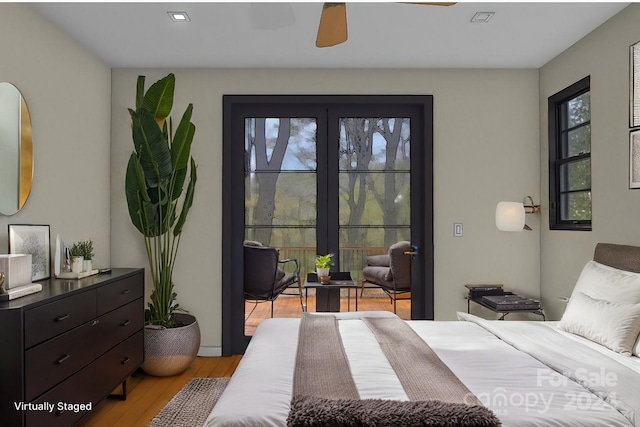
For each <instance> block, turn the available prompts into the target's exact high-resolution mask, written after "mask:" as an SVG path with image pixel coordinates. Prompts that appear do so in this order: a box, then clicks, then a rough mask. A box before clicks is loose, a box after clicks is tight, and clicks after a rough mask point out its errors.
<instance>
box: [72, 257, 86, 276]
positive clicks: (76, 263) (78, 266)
mask: <svg viewBox="0 0 640 427" xmlns="http://www.w3.org/2000/svg"><path fill="white" fill-rule="evenodd" d="M83 269H84V257H82V256H74V257H73V258H71V271H72V272H74V273H82V271H83Z"/></svg>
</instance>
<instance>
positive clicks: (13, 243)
mask: <svg viewBox="0 0 640 427" xmlns="http://www.w3.org/2000/svg"><path fill="white" fill-rule="evenodd" d="M50 237H51V236H50V228H49V226H48V225H41V224H38V225H35V224H9V253H10V254H31V261H32V265H33V270H32V276H31V280H32V281H34V282H35V281H38V280H44V279H48V278H50V277H51V243H50Z"/></svg>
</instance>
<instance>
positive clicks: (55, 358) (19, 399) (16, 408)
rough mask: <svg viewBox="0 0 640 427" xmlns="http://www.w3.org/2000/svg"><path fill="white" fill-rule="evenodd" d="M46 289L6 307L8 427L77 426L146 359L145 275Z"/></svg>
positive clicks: (1, 417)
mask: <svg viewBox="0 0 640 427" xmlns="http://www.w3.org/2000/svg"><path fill="white" fill-rule="evenodd" d="M38 283H42V291H41V292H38V293H36V294H32V295H28V296H25V297H22V298H18V299H15V300H12V301H3V302H0V425H2V426H10V427H13V426H28V427H40V426H47V427H51V426H64V427H68V426H72V425H74V424H75V423H76V422H78V421H79V420H80V419H81V418H82V417H84V416H85V415H87V414H88V413H90V412H91V410H92V409H93V408H95V406H96V404H97V403H98V402H99V401H101V400H102V399H104V398H105V397H107V396H108V395H109V394H110V393H111V392H112V391H113V390H114V389H115V388H117V387H118V385H119V384H121V383H122V382H123V381H124V380H125V379H126V378H127V377H128V376H129V375H131V373H133V371H134V370H135V369H137V368H138V367H139V366H140V364H142V361H143V358H144V334H143V327H144V269H131V268H129V269H118V268H114V269H113V270H112V271H111V272H110V273H107V274H100V275H95V276H90V277H87V278H84V279H80V280H61V279H60V280H58V279H51V280H45V281H39V282H38ZM83 405H84V406H83Z"/></svg>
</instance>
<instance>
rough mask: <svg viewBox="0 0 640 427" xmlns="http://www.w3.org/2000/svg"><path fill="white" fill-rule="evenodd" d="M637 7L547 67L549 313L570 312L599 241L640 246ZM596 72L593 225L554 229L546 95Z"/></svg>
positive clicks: (543, 72) (543, 131)
mask: <svg viewBox="0 0 640 427" xmlns="http://www.w3.org/2000/svg"><path fill="white" fill-rule="evenodd" d="M638 22H640V5H637V4H633V5H631V6H629V7H627V8H626V9H624V10H623V11H622V12H620V13H619V14H618V15H616V16H614V17H613V18H611V19H610V20H609V21H607V22H606V23H604V24H603V25H602V26H600V27H599V28H597V29H596V30H594V31H593V32H592V33H590V34H589V35H588V36H586V37H585V38H583V39H582V40H580V41H579V42H578V43H576V44H575V45H574V46H572V47H571V48H569V49H567V50H566V51H565V52H563V53H562V54H561V55H559V56H557V57H556V58H555V59H553V60H552V61H550V62H549V63H548V64H546V65H545V66H544V67H542V68H541V69H540V148H541V150H540V165H541V171H542V173H541V181H540V184H541V188H540V192H541V194H542V200H543V201H544V203H543V214H542V221H543V224H542V227H541V229H542V234H541V249H542V250H541V288H542V297H543V304H544V307H545V309H546V310H547V314H548V315H550V318H552V319H557V318H559V317H560V316H561V315H562V312H563V311H564V307H565V305H564V303H562V302H560V301H559V300H558V297H561V296H569V295H570V293H571V291H572V289H573V286H574V284H575V282H576V279H577V278H578V275H579V274H580V271H581V269H582V267H583V266H584V264H585V263H586V262H587V261H588V260H589V259H591V258H592V257H593V250H594V247H595V245H596V243H597V242H609V243H622V244H631V245H640V226H638V215H639V214H640V190H630V189H629V184H628V181H629V166H628V165H629V46H630V45H631V44H633V43H635V42H637V41H640V25H638ZM588 75H590V76H591V129H592V130H591V180H592V193H593V194H592V212H593V219H592V221H593V223H592V225H593V230H592V231H590V232H585V231H550V230H549V214H548V203H549V202H548V200H549V179H548V170H549V168H548V161H549V157H548V155H549V153H548V131H547V126H548V120H547V98H548V97H549V96H551V95H553V94H554V93H556V92H558V91H560V90H562V89H564V88H565V87H567V86H569V85H571V84H572V83H575V82H576V81H578V80H580V79H582V78H583V77H585V76H588Z"/></svg>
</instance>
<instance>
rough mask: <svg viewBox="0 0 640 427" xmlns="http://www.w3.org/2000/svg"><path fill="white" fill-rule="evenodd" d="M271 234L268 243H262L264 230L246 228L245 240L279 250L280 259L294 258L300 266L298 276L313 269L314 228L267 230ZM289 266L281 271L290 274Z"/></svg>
mask: <svg viewBox="0 0 640 427" xmlns="http://www.w3.org/2000/svg"><path fill="white" fill-rule="evenodd" d="M268 231H269V232H270V233H271V235H270V238H269V243H264V242H263V241H262V239H263V238H264V233H265V229H262V228H258V227H246V228H245V239H246V240H256V241H259V242H261V243H263V244H268V245H269V246H274V247H276V248H278V249H279V250H280V259H281V260H283V259H289V258H295V259H297V260H298V263H299V265H300V274H301V276H304V274H305V273H306V272H308V271H313V270H314V269H315V257H316V228H315V227H311V228H295V227H291V228H289V227H287V228H278V227H273V228H269V229H268ZM291 268H292V266H291V265H286V266H285V267H284V268H283V269H284V270H285V271H287V272H291Z"/></svg>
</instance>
